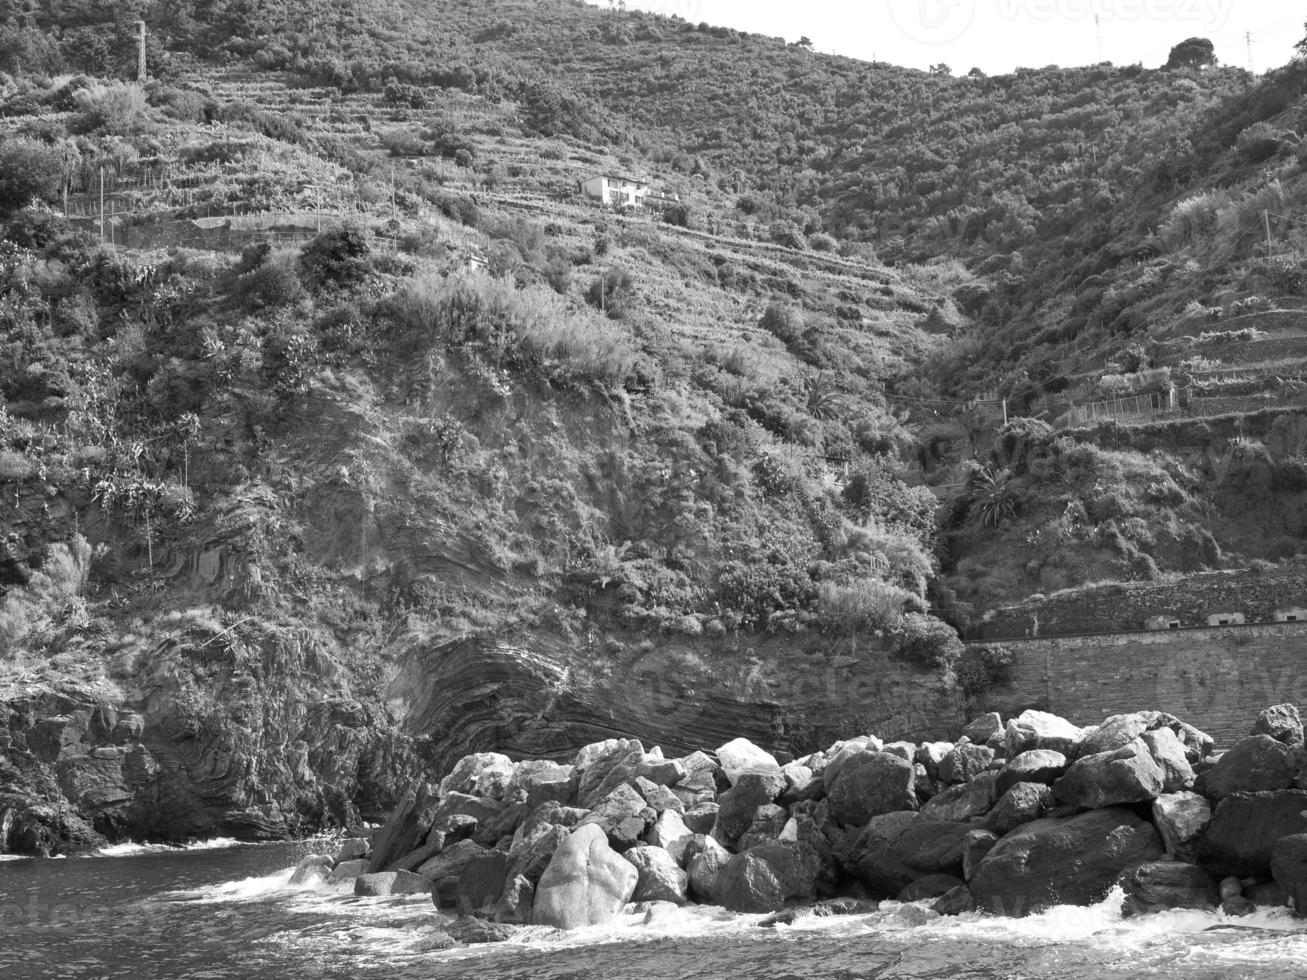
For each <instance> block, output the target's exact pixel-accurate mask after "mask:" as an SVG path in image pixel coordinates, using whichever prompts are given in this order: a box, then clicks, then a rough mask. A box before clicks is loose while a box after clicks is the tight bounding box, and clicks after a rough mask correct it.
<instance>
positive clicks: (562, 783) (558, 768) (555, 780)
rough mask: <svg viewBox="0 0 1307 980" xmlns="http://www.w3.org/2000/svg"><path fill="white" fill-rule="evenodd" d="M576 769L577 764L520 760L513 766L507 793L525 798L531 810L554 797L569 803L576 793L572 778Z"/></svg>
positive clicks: (554, 799)
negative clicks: (568, 764)
mask: <svg viewBox="0 0 1307 980" xmlns="http://www.w3.org/2000/svg"><path fill="white" fill-rule="evenodd" d="M575 771H576V770H575V767H573V766H565V765H560V764H559V763H557V762H546V761H533V762H519V763H518V764H517V765H516V766H514V767H513V778H512V780H511V781H510V782H509V784H508V793H507V794H506V795H507V796H509V797H513V798H521V799H522V800H524V802H525V803H526V806H527V810H528V812H534V811H535V810H536V808H537V807H539V806H540V804H541V803H545V802H548V801H551V800H552V801H554V802H556V803H561V804H563V805H564V806H566V805H569V804H571V803H572V801H573V799H574V798H575V793H576V783H575V781H574V780H573V778H572V777H573V775H574V774H575Z"/></svg>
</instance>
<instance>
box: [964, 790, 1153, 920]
mask: <svg viewBox="0 0 1307 980" xmlns="http://www.w3.org/2000/svg"><path fill="white" fill-rule="evenodd" d="M1162 854H1163V848H1162V841H1161V838H1160V837H1158V835H1157V831H1156V830H1154V829H1153V827H1152V825H1151V824H1149V823H1147V822H1145V821H1143V820H1141V819H1140V818H1139V817H1137V816H1135V814H1133V813H1132V812H1130V811H1129V810H1125V809H1121V808H1112V809H1103V810H1094V811H1091V812H1089V813H1084V814H1080V815H1079V816H1074V817H1065V818H1046V819H1043V820H1036V821H1035V822H1033V823H1029V824H1026V825H1025V826H1023V827H1021V828H1020V829H1018V830H1015V831H1013V832H1012V833H1010V834H1008V835H1007V836H1006V837H1004V838H1003V839H1002V840H1000V841H999V842H998V844H996V845H995V846H994V848H993V850H991V851H990V852H989V854H987V855H986V856H985V858H984V860H983V861H981V862H980V866H979V867H978V868H977V869H976V873H975V875H973V876H972V878H971V882H970V888H971V893H972V894H973V895H974V896H975V898H976V904H977V906H978V907H979V908H981V909H983V910H985V911H987V912H991V913H995V914H998V915H1007V916H1025V915H1030V914H1031V913H1034V912H1038V911H1040V910H1042V909H1046V908H1050V907H1052V906H1055V905H1093V904H1096V903H1097V902H1101V901H1102V900H1103V898H1104V897H1105V896H1106V895H1107V893H1108V891H1109V890H1110V889H1111V887H1112V886H1113V885H1114V884H1115V883H1116V881H1117V880H1118V879H1119V878H1120V876H1121V872H1122V871H1124V870H1125V869H1126V868H1129V867H1133V866H1134V865H1137V864H1141V863H1143V862H1145V861H1156V860H1157V859H1158V858H1160V857H1161V856H1162Z"/></svg>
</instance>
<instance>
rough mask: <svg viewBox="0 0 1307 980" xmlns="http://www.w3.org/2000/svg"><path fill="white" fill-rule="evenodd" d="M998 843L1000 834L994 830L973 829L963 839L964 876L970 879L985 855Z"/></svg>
mask: <svg viewBox="0 0 1307 980" xmlns="http://www.w3.org/2000/svg"><path fill="white" fill-rule="evenodd" d="M997 843H998V834H996V833H994V832H993V831H992V830H971V831H968V832H967V835H966V837H964V838H963V840H962V877H963V878H964V879H965V880H967V881H970V880H971V879H972V877H973V876H974V875H975V873H976V869H977V868H979V867H980V862H981V861H983V860H985V855H986V854H988V853H989V852H990V851H992V850H993V849H994V845H995V844H997Z"/></svg>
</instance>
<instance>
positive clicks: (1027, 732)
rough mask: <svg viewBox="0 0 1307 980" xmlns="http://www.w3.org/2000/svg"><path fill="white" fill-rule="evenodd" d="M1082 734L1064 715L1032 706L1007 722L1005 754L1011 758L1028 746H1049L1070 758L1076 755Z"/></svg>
mask: <svg viewBox="0 0 1307 980" xmlns="http://www.w3.org/2000/svg"><path fill="white" fill-rule="evenodd" d="M1083 737H1084V731H1083V729H1080V728H1077V727H1076V726H1075V725H1073V724H1071V722H1069V721H1067V720H1066V719H1065V718H1059V717H1058V716H1057V715H1053V714H1049V713H1048V712H1047V711H1035V710H1034V709H1031V710H1029V711H1023V712H1021V714H1020V715H1019V716H1018V717H1016V718H1012V719H1010V720H1009V721H1008V723H1007V732H1006V735H1005V741H1006V744H1007V756H1008V758H1009V759H1012V758H1015V757H1016V756H1018V755H1020V754H1021V753H1022V752H1029V751H1030V750H1031V749H1052V750H1053V751H1054V752H1061V753H1062V754H1063V755H1064V756H1066V757H1067V758H1068V759H1070V758H1072V757H1074V756H1075V754H1076V750H1077V748H1078V747H1079V745H1080V740H1081V738H1083Z"/></svg>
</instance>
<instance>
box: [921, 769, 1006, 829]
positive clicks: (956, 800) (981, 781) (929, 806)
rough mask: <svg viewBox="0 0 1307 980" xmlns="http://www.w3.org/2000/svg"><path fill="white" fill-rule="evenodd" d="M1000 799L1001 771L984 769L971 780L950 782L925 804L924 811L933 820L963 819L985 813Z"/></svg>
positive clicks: (922, 808) (949, 820)
mask: <svg viewBox="0 0 1307 980" xmlns="http://www.w3.org/2000/svg"><path fill="white" fill-rule="evenodd" d="M997 800H998V773H996V772H982V773H981V774H980V775H978V776H976V777H975V778H974V779H972V780H971V781H970V782H968V783H959V784H957V785H956V786H950V787H949V788H948V789H946V790H944V792H942V793H940V794H939V795H938V796H934V797H931V799H930V800H929V801H928V802H927V803H925V804H923V805H922V807H921V815H922V816H923V817H928V818H930V819H932V820H945V821H948V822H950V823H963V822H965V821H967V820H970V819H971V818H972V817H981V816H984V815H985V814H986V813H988V812H989V811H990V809H992V808H993V806H994V803H995V802H997Z"/></svg>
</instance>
